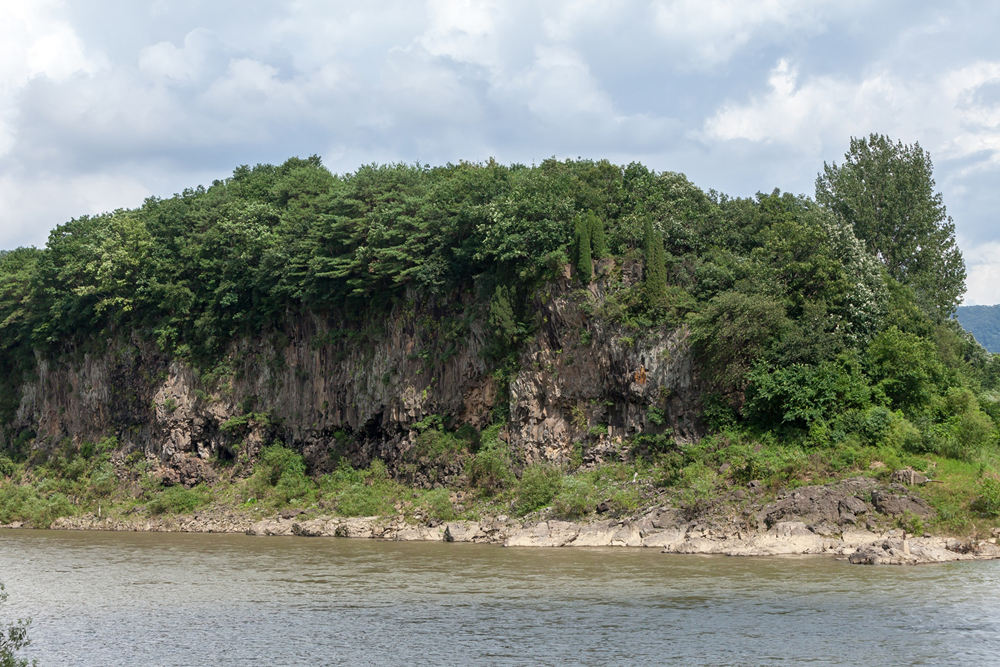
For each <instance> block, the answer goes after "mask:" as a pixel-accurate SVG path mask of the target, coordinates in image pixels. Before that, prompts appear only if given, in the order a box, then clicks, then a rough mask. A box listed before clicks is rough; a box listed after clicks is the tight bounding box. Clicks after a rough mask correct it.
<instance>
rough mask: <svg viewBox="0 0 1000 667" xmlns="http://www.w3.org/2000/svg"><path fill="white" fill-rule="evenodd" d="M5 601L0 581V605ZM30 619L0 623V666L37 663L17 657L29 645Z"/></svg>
mask: <svg viewBox="0 0 1000 667" xmlns="http://www.w3.org/2000/svg"><path fill="white" fill-rule="evenodd" d="M6 601H7V591H6V590H5V589H4V585H3V582H2V581H0V605H2V604H3V603H4V602H6ZM30 625H31V619H30V618H25V619H19V620H17V621H14V622H13V623H9V624H6V625H0V667H28V666H29V665H37V664H38V661H36V660H32V661H30V662H29V661H28V659H27V658H19V657H18V656H17V654H18V652H19V651H21V650H23V649H25V648H27V647H28V646H30V645H31V638H30V637H28V627H29V626H30Z"/></svg>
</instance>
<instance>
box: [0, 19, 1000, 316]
mask: <svg viewBox="0 0 1000 667" xmlns="http://www.w3.org/2000/svg"><path fill="white" fill-rule="evenodd" d="M998 27H1000V0H980V1H978V2H956V1H954V0H952V1H951V2H947V3H944V2H930V1H927V0H907V1H906V2H903V1H901V0H900V1H894V0H886V1H882V2H864V1H862V0H659V1H654V2H638V1H636V2H628V1H621V2H611V1H602V0H567V1H564V2H560V1H556V0H550V1H546V2H538V1H537V0H534V1H526V2H520V1H517V0H504V1H502V2H501V1H498V2H485V1H484V2H475V1H464V2H463V1H461V0H456V1H437V0H430V1H427V2H420V1H418V0H400V1H398V2H392V1H386V2H380V1H377V0H367V1H366V2H355V1H353V0H352V1H343V2H336V1H330V0H322V1H320V0H301V1H297V2H283V1H279V0H239V1H238V2H237V1H235V0H215V1H212V2H206V1H204V0H145V1H143V0H74V1H73V2H60V1H57V0H30V1H29V0H0V248H12V247H15V246H18V245H42V244H44V243H45V239H46V238H47V236H48V233H49V230H51V229H52V228H53V227H54V226H55V225H57V224H59V223H61V222H65V221H66V220H68V219H70V218H71V217H76V216H79V215H82V214H85V213H99V212H102V211H105V210H111V209H115V208H120V207H135V206H137V205H139V204H140V203H141V202H142V200H143V199H144V198H145V197H148V196H150V195H155V196H160V197H164V196H170V195H171V194H173V193H174V192H178V191H180V190H182V189H183V188H185V187H193V186H195V185H198V184H208V183H210V182H211V181H212V180H213V179H216V178H224V177H226V176H227V175H229V174H231V173H232V170H233V168H234V167H236V166H237V165H240V164H256V163H259V162H272V163H280V162H282V161H284V160H285V159H286V158H288V157H290V156H293V155H299V156H303V157H305V156H308V155H311V154H314V153H315V154H319V155H321V156H322V157H323V160H324V163H325V164H326V165H327V166H328V167H329V168H330V169H331V170H333V171H335V172H345V171H353V170H355V169H356V168H357V167H358V166H359V165H361V164H365V163H372V162H380V163H384V162H396V161H404V162H414V161H418V162H420V163H429V164H432V165H434V164H442V163H445V162H449V161H450V162H457V161H459V160H471V161H479V160H484V159H487V158H489V157H495V158H496V159H497V160H499V161H500V162H504V163H510V162H523V163H528V164H530V163H531V162H532V161H535V162H537V161H541V160H543V159H545V158H547V157H552V156H555V157H558V158H567V157H571V158H576V157H587V158H594V159H599V158H609V159H611V160H613V161H615V162H618V163H628V162H631V161H633V160H637V161H640V162H643V163H645V164H646V165H648V166H650V167H652V168H654V169H657V170H670V171H679V172H683V173H685V174H687V175H688V177H689V178H691V180H692V181H694V183H695V184H697V185H699V186H701V187H702V188H704V189H706V190H707V189H709V188H715V189H716V190H720V191H722V192H726V193H729V194H731V195H740V196H746V195H752V194H753V193H755V192H757V191H767V192H769V191H771V190H773V189H774V188H780V189H782V190H785V191H791V192H795V193H805V194H809V195H812V194H813V192H814V181H815V178H816V174H817V172H818V171H819V170H820V169H821V168H822V165H823V162H824V161H828V162H829V161H834V160H836V161H838V162H839V161H840V160H842V158H843V154H844V152H845V151H846V149H847V146H848V141H849V138H850V137H851V136H852V135H853V136H861V135H867V134H868V133H870V132H879V133H883V134H888V135H889V136H890V137H892V138H894V139H901V140H903V141H904V142H906V143H912V142H919V143H920V144H921V145H922V146H923V147H924V148H925V149H927V150H928V151H929V152H930V153H931V156H932V157H933V159H934V163H935V176H936V179H937V185H938V188H939V189H940V190H941V191H942V192H943V193H944V201H945V204H946V205H947V207H948V211H949V213H950V214H951V215H952V216H953V217H954V219H955V224H956V227H957V229H958V236H959V242H960V244H961V246H962V249H963V251H964V253H965V258H966V262H967V264H968V271H969V279H968V285H969V291H968V294H967V296H966V303H967V304H977V303H978V304H984V303H985V304H990V303H998V302H1000V229H998V227H997V225H996V224H995V223H996V221H997V214H996V212H997V211H998V210H1000V187H998V185H1000V39H998V38H997V28H998Z"/></svg>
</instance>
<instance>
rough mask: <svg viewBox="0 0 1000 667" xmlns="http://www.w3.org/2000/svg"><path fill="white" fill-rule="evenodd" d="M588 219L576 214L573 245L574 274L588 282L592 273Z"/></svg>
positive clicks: (582, 280)
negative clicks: (574, 258) (574, 256)
mask: <svg viewBox="0 0 1000 667" xmlns="http://www.w3.org/2000/svg"><path fill="white" fill-rule="evenodd" d="M590 232H591V226H590V219H589V218H588V216H586V215H583V214H580V215H578V216H576V223H575V230H574V232H573V245H574V249H575V250H576V253H575V255H576V275H577V277H578V278H579V279H580V281H581V282H584V283H589V282H590V278H591V276H592V275H593V268H592V266H593V258H592V256H591V247H590Z"/></svg>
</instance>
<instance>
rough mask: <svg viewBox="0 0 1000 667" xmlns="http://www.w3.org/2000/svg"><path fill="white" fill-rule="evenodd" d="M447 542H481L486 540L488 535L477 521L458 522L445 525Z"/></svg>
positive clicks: (445, 539)
mask: <svg viewBox="0 0 1000 667" xmlns="http://www.w3.org/2000/svg"><path fill="white" fill-rule="evenodd" d="M443 535H444V541H445V542H479V541H483V540H485V539H486V533H484V532H483V530H482V528H481V527H480V526H479V524H478V523H477V522H475V521H469V522H464V521H456V522H453V523H448V524H445V526H444V533H443Z"/></svg>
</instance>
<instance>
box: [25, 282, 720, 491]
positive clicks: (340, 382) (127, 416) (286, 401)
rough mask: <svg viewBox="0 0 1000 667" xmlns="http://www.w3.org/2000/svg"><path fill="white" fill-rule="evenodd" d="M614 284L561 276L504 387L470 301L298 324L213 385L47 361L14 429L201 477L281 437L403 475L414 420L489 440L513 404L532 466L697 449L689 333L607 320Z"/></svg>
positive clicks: (312, 453) (210, 379)
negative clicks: (127, 453) (114, 447)
mask: <svg viewBox="0 0 1000 667" xmlns="http://www.w3.org/2000/svg"><path fill="white" fill-rule="evenodd" d="M626 268H627V267H626ZM607 287H608V283H607V282H606V281H603V280H597V281H594V282H593V283H591V284H590V286H589V287H587V288H581V287H580V286H579V284H578V283H572V282H570V281H569V280H564V281H560V282H558V283H553V284H550V285H549V286H547V287H546V288H545V289H543V290H541V291H540V292H539V293H538V294H537V295H536V297H535V299H534V302H533V304H532V306H533V308H534V310H535V312H536V317H537V318H538V319H537V322H536V327H535V334H534V336H533V337H532V338H531V339H530V340H528V341H527V342H526V343H525V344H523V345H522V347H521V350H522V352H521V354H520V359H519V368H520V370H519V371H518V372H517V373H516V375H514V376H513V377H512V378H510V381H509V383H507V384H501V382H500V381H499V380H497V379H496V377H494V374H493V373H492V372H491V369H490V368H489V366H488V363H487V360H486V355H485V352H486V348H487V343H488V332H487V327H488V325H487V324H486V323H485V318H484V317H483V316H482V314H479V315H477V316H470V315H469V313H470V312H478V310H480V309H478V308H477V307H476V306H475V304H474V303H473V301H472V299H471V298H460V299H456V300H452V302H450V303H447V304H444V305H441V304H431V303H414V304H411V305H409V306H408V307H397V308H395V309H394V310H393V311H392V312H391V313H390V314H389V315H388V316H387V317H385V318H384V319H382V320H381V321H379V322H372V323H370V324H369V326H368V327H367V328H366V330H364V331H347V332H345V331H342V330H339V329H337V328H336V323H335V322H332V321H328V320H324V319H321V318H318V317H315V316H300V317H296V318H294V319H290V320H289V321H288V322H286V323H285V326H284V327H283V330H282V332H281V333H279V334H271V335H267V336H262V337H260V338H255V339H251V340H244V341H242V342H241V343H239V344H237V345H235V346H233V348H232V349H231V350H230V352H229V354H228V356H227V358H226V359H225V360H224V363H223V364H222V366H221V367H220V368H219V369H217V372H215V373H213V374H211V375H199V373H198V372H197V371H196V370H195V369H193V368H192V367H191V366H189V365H187V364H185V363H182V362H179V361H176V360H171V359H169V358H167V357H166V356H165V355H164V354H163V353H162V352H159V351H158V350H157V349H156V347H155V346H154V345H152V344H150V343H146V342H142V341H140V340H137V339H133V340H118V341H110V342H109V348H108V350H107V352H106V353H103V354H100V355H88V356H84V357H83V358H82V359H80V360H78V361H76V362H60V363H56V362H51V361H47V360H44V359H39V361H38V363H37V377H36V379H35V380H34V381H32V382H30V383H29V384H27V385H26V386H24V387H23V388H22V400H21V404H20V409H19V411H18V414H17V422H16V424H15V429H16V430H17V431H20V430H24V429H32V430H34V431H35V433H36V434H37V436H36V441H35V442H36V446H37V447H45V446H55V445H56V444H58V443H60V442H62V441H64V440H65V439H67V438H68V439H70V440H71V441H73V442H75V443H77V444H79V443H82V442H85V441H91V442H96V441H98V440H100V438H102V437H105V436H110V435H115V436H117V438H118V439H119V442H120V443H121V444H122V445H124V447H125V448H126V449H127V450H132V451H142V452H143V453H145V454H146V455H147V456H148V457H149V458H154V457H155V458H158V459H159V460H160V461H161V462H162V463H163V464H165V465H166V466H167V467H173V468H175V469H178V470H180V471H181V478H182V479H184V475H188V476H189V477H190V478H191V480H194V479H196V478H198V477H199V475H202V472H199V470H201V469H202V468H205V467H206V466H204V465H203V464H202V463H200V462H199V460H200V461H205V460H208V459H212V458H219V459H222V460H227V459H237V460H243V461H248V460H251V459H252V458H253V457H254V455H255V454H256V452H257V451H258V450H259V448H260V447H261V446H263V445H266V444H269V443H270V442H271V441H272V440H273V439H275V438H278V439H281V440H283V441H284V442H285V443H286V444H288V445H290V446H292V447H294V448H296V449H299V450H300V451H302V452H303V454H304V455H305V457H306V461H307V463H309V465H310V466H311V467H312V468H313V470H315V471H317V472H322V471H324V470H326V469H329V467H330V466H331V465H332V457H333V456H335V455H339V456H346V457H348V458H349V459H350V460H351V461H352V462H353V463H355V464H357V465H364V464H366V463H367V462H368V461H370V460H371V459H372V458H375V457H377V458H381V459H383V460H385V461H386V462H387V463H388V464H389V465H390V467H391V468H392V467H395V466H396V465H397V464H398V463H399V462H400V461H402V460H403V457H404V456H405V455H406V453H407V451H409V450H410V449H411V448H412V447H413V445H414V442H415V439H416V430H414V424H415V423H416V422H419V421H420V420H422V419H424V418H425V417H427V416H429V415H442V416H443V417H444V423H445V424H446V425H450V426H452V427H455V426H457V425H459V424H470V425H472V426H474V427H476V428H481V427H483V426H484V425H486V424H487V423H488V421H489V419H490V415H491V413H492V412H493V411H494V408H496V407H497V406H498V404H501V403H502V402H506V403H507V404H508V406H509V414H510V425H509V428H507V429H505V430H504V431H503V432H502V433H501V437H502V438H504V439H507V440H508V442H509V443H510V444H511V446H512V447H513V449H514V451H515V452H517V453H518V454H519V455H520V457H521V458H523V459H524V460H525V461H536V460H550V461H561V460H565V459H567V458H568V457H569V456H570V455H571V454H572V452H573V450H574V443H577V442H586V443H588V448H587V451H588V452H589V454H588V455H589V456H591V457H599V458H605V457H609V456H615V455H617V451H618V448H619V446H620V445H621V443H622V442H623V441H624V440H625V439H626V438H629V437H631V436H634V435H635V434H637V433H640V432H646V433H650V432H653V433H662V432H664V431H666V430H667V429H671V430H672V433H673V435H674V437H676V438H679V439H688V440H690V439H695V438H697V437H698V436H699V434H700V432H701V425H700V422H699V418H698V415H699V413H700V409H699V389H698V386H697V383H696V379H695V373H694V369H693V366H692V361H691V355H690V352H689V348H688V343H687V336H686V331H685V330H684V329H683V328H682V329H679V330H660V331H644V332H643V333H642V335H641V336H640V335H637V333H636V332H634V331H630V330H628V329H627V328H626V327H624V326H623V325H621V324H615V323H613V322H611V321H610V320H607V319H604V318H602V317H600V316H598V315H595V313H599V312H601V311H602V306H603V304H604V303H605V300H606V299H607V294H606V291H605V290H606V289H607ZM193 464H197V465H194V467H193V468H192V465H193ZM199 466H200V467H199ZM192 470H193V472H192ZM185 471H187V472H185ZM452 472H455V471H452ZM205 474H207V473H205Z"/></svg>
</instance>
